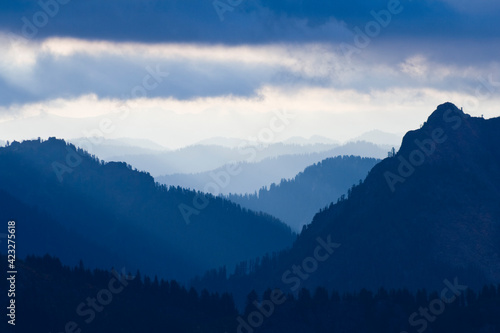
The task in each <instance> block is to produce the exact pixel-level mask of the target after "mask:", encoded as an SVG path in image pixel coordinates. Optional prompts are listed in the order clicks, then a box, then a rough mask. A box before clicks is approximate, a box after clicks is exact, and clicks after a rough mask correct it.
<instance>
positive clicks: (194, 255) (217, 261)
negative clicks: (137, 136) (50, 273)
mask: <svg viewBox="0 0 500 333" xmlns="http://www.w3.org/2000/svg"><path fill="white" fill-rule="evenodd" d="M0 171H1V172H0V196H1V197H2V198H5V200H2V201H1V202H0V208H1V209H0V212H1V213H0V214H1V215H2V216H3V218H4V220H5V219H13V220H16V222H17V223H18V226H19V229H20V230H19V233H20V236H19V240H18V243H19V245H20V246H19V251H21V252H20V253H19V254H21V255H22V254H30V253H35V254H45V253H47V252H49V253H51V254H53V255H57V256H58V257H62V258H64V260H65V262H68V263H75V262H78V260H80V259H84V260H85V262H87V263H88V264H89V265H90V266H97V267H102V264H103V263H107V265H106V266H105V267H109V266H110V265H116V266H118V265H127V267H130V268H131V269H137V268H140V269H141V270H142V271H144V272H147V273H149V274H158V275H159V276H163V277H167V278H176V279H187V278H189V277H192V276H193V275H194V274H196V273H197V272H198V273H199V272H203V271H204V270H206V269H209V268H211V267H217V266H220V265H227V266H228V267H231V266H233V265H234V264H235V263H236V262H238V261H240V260H242V259H245V258H247V259H248V258H252V257H255V256H259V255H262V254H264V253H266V252H272V251H278V250H281V249H283V248H285V247H287V246H289V245H291V243H292V241H293V239H294V235H293V234H292V232H291V231H290V229H289V228H288V227H287V226H285V225H284V224H283V223H281V222H280V221H278V220H277V219H275V218H272V217H270V216H267V215H264V214H260V213H259V214H258V213H253V212H250V211H247V210H244V209H241V208H240V207H239V206H237V205H235V204H233V203H231V202H229V201H227V200H224V199H221V198H214V197H212V196H205V195H202V194H197V193H195V192H192V191H188V190H184V189H181V188H173V187H170V188H167V187H166V186H160V185H158V184H155V182H154V179H153V178H152V177H151V176H150V175H149V174H146V173H141V172H137V171H134V170H132V168H131V167H130V166H128V165H126V164H124V163H115V162H111V163H103V162H100V161H99V160H97V159H95V158H93V157H91V156H89V155H88V154H87V153H86V152H84V151H82V150H78V151H77V150H76V149H75V147H74V146H73V145H69V144H66V143H65V142H64V141H62V140H56V139H50V140H48V141H45V142H40V141H38V140H35V141H25V142H23V143H18V142H14V143H12V144H11V145H10V146H8V147H4V148H0ZM33 239H35V241H33ZM256 239H258V240H259V241H258V242H256V241H255V240H256ZM0 251H3V249H2V250H0ZM66 260H70V261H66Z"/></svg>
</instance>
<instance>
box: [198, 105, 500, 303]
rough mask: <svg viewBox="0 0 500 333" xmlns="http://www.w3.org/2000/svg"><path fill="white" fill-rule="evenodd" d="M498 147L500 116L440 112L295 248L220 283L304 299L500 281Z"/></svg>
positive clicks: (317, 220) (448, 108) (449, 108)
mask: <svg viewBox="0 0 500 333" xmlns="http://www.w3.org/2000/svg"><path fill="white" fill-rule="evenodd" d="M499 142H500V118H494V119H488V120H485V119H483V118H474V117H470V116H469V115H466V114H464V113H463V112H462V111H461V110H460V109H458V108H457V107H456V106H455V105H453V104H450V103H446V104H443V105H440V106H439V107H438V108H437V110H436V111H435V112H434V113H433V114H432V115H431V116H430V117H429V118H428V121H427V122H426V123H425V124H424V125H423V127H422V128H421V129H419V130H416V131H410V132H408V133H407V134H406V135H405V137H404V139H403V142H402V146H401V149H400V150H399V151H398V152H397V154H395V156H392V157H389V158H386V159H385V160H383V161H382V162H380V163H379V164H377V165H376V166H375V167H374V168H373V169H372V170H371V171H370V173H369V175H368V176H367V178H366V179H365V181H364V182H363V183H362V184H361V185H358V186H356V187H355V188H354V189H352V191H351V192H350V195H349V197H348V198H347V199H346V200H343V201H341V202H339V203H337V204H335V205H332V206H331V207H329V208H328V209H326V210H324V211H322V212H320V213H318V214H317V215H316V216H315V217H314V220H313V221H312V223H311V224H310V225H308V227H307V228H306V229H305V230H304V231H303V232H302V233H301V234H300V236H299V238H298V240H297V241H296V242H295V243H294V246H293V247H292V249H291V250H289V251H284V252H283V253H281V254H280V255H279V256H277V257H274V258H273V257H271V258H262V259H261V260H260V261H257V262H256V263H252V264H249V265H245V264H242V267H241V269H239V270H238V271H236V272H235V274H234V275H233V276H232V278H230V281H225V282H224V283H225V285H223V284H222V283H215V282H213V283H212V285H214V286H215V287H218V288H222V289H224V288H226V287H225V286H228V287H227V288H230V289H231V290H234V291H238V290H241V289H246V290H247V292H248V291H249V290H251V289H252V288H255V289H257V290H263V289H264V288H268V287H274V286H279V287H281V288H284V290H291V291H294V292H297V291H298V290H299V289H300V288H301V287H308V288H313V287H316V286H323V287H326V288H329V289H337V290H341V291H342V290H343V291H350V290H359V289H361V288H368V289H372V290H376V289H378V288H379V287H381V286H383V287H386V288H399V287H405V288H410V289H412V290H415V289H417V288H424V287H425V288H430V289H435V290H440V289H442V288H443V280H444V279H449V280H450V281H451V279H454V278H455V277H457V278H458V281H459V283H460V284H462V285H467V286H469V287H479V286H481V285H482V284H485V283H498V282H500V205H499V202H500V173H499V170H500V145H499V144H498V143H499ZM249 267H250V268H249ZM249 270H250V271H251V272H250V273H249V274H248V271H249ZM245 272H247V274H245ZM219 276H220V275H219ZM219 282H220V281H219ZM196 283H197V284H198V285H203V284H204V283H203V282H201V281H196ZM235 296H237V297H241V296H242V295H241V293H240V295H237V294H235Z"/></svg>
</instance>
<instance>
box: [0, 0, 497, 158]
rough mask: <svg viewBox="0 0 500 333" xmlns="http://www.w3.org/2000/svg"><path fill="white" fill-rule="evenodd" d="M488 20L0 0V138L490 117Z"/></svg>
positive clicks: (450, 4) (391, 126)
mask: <svg viewBox="0 0 500 333" xmlns="http://www.w3.org/2000/svg"><path fill="white" fill-rule="evenodd" d="M499 13H500V3H499V2H498V1H494V0H481V1H475V2H471V1H462V0H427V1H415V0H414V1H411V0H401V1H396V0H390V1H383V0H371V1H359V0H358V1H353V0H337V1H324V0H262V1H259V0H244V1H240V0H221V1H211V0H176V1H172V0H164V1H154V0H150V1H145V0H107V1H102V0H100V1H97V0H58V1H56V0H42V1H40V2H37V1H26V0H24V1H21V0H9V1H2V2H1V3H0V48H1V52H0V139H9V140H12V139H25V138H31V137H38V136H41V137H48V136H58V137H64V138H72V137H82V136H86V135H92V134H97V135H100V134H102V135H105V136H106V137H109V138H117V137H138V138H148V139H151V140H154V141H156V142H158V143H160V144H163V145H165V146H168V147H172V148H175V147H180V146H183V145H186V144H190V143H193V142H196V141H198V140H202V139H205V138H209V137H214V136H227V137H240V138H243V139H247V138H249V137H257V136H258V135H259V134H262V133H263V131H266V129H271V130H272V131H273V139H275V140H281V139H286V138H288V137H292V136H304V137H309V136H311V135H323V136H327V137H330V138H333V139H336V140H346V139H349V138H352V137H355V136H358V135H359V134H361V133H363V132H366V131H369V130H372V129H380V130H383V131H387V132H393V133H404V132H406V131H408V130H410V129H414V128H416V127H418V126H419V124H421V123H422V122H423V121H425V120H426V118H427V117H428V115H429V114H430V112H432V111H433V110H434V109H435V108H436V106H437V105H438V104H441V103H444V102H447V101H450V102H453V103H455V104H456V105H457V106H459V107H461V106H463V107H464V111H466V112H468V113H470V114H472V115H476V116H480V115H484V116H485V117H496V116H498V115H499V114H500V108H499V107H498V106H499V105H500V104H499V102H500V98H499V92H500V64H499V61H498V59H499V56H500V43H499V42H500V39H499V36H500V24H499V23H497V22H498V14H499ZM277 113H278V114H279V115H281V117H285V119H284V120H283V119H282V120H281V122H282V124H283V125H285V126H281V125H280V126H276V124H275V123H276V121H275V120H273V119H274V118H276V117H277V116H276V114H277ZM283 114H285V115H288V116H283ZM280 124H281V123H280Z"/></svg>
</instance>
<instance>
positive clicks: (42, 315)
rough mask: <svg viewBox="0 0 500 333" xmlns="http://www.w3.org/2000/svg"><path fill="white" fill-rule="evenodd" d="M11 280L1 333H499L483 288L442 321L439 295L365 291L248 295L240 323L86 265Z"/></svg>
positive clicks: (41, 268)
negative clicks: (12, 291) (11, 311)
mask: <svg viewBox="0 0 500 333" xmlns="http://www.w3.org/2000/svg"><path fill="white" fill-rule="evenodd" d="M0 260H1V261H2V262H7V257H5V256H2V255H0ZM17 270H18V274H17V276H16V286H17V288H16V296H15V305H16V318H15V324H16V325H15V326H13V325H10V324H8V322H7V321H8V320H12V319H11V318H10V317H7V316H6V317H5V318H4V320H2V322H1V323H0V331H1V332H3V333H14V332H89V333H102V332H109V333H117V332H120V333H136V332H151V333H156V332H175V333H217V332H237V333H249V332H254V331H255V332H266V333H277V332H287V333H302V332H311V333H323V332H331V331H332V330H333V331H334V332H336V331H339V332H350V333H363V332H373V333H387V332H395V333H396V332H419V331H421V332H424V331H425V330H426V329H427V330H428V331H429V332H434V333H449V332H455V333H485V332H498V331H499V330H500V318H499V316H498V313H499V311H500V285H499V286H494V285H487V286H484V287H483V288H482V290H481V291H480V292H475V291H473V290H471V289H467V290H463V289H457V290H450V289H446V290H445V291H446V293H445V296H446V297H447V298H448V299H449V300H450V302H449V304H446V305H443V306H444V309H443V311H441V308H440V307H437V306H440V305H439V303H436V301H437V300H439V297H440V295H441V293H442V292H441V291H440V292H439V293H438V292H436V291H433V292H427V291H426V290H419V291H417V292H415V293H412V292H409V291H408V290H386V289H379V290H378V291H377V292H370V291H367V290H365V289H362V290H360V291H357V292H354V293H338V292H336V291H333V292H330V291H328V290H326V289H325V288H317V289H315V290H314V291H313V290H307V289H301V290H300V292H299V293H298V296H297V297H294V296H293V295H291V294H289V293H283V292H280V291H277V290H270V289H268V290H266V291H265V292H264V293H262V294H261V295H259V294H257V293H256V292H255V291H252V292H250V293H249V294H248V295H247V297H246V306H245V307H244V310H243V311H241V312H240V313H238V311H237V309H236V307H235V304H234V301H233V299H232V296H231V295H229V294H227V293H224V294H218V293H210V292H208V291H206V290H203V291H201V292H200V293H198V292H197V291H196V290H194V289H192V288H191V289H189V290H188V289H186V288H185V287H184V286H183V285H182V284H179V283H178V282H176V281H165V280H164V279H158V278H157V277H154V278H151V277H149V276H143V275H141V274H140V273H138V272H131V271H129V270H128V269H127V267H115V269H112V270H110V271H106V270H93V271H90V270H89V269H87V268H85V266H84V265H83V263H79V265H78V266H76V267H68V266H63V265H62V264H61V262H60V261H59V260H58V259H57V258H53V257H50V256H47V255H46V256H43V257H34V256H29V257H28V258H26V259H25V260H20V259H18V260H17ZM7 277H8V275H7V274H6V272H5V270H2V271H0V279H2V280H3V281H5V280H6V279H7ZM449 282H451V281H449ZM271 300H272V301H271ZM0 301H1V302H2V304H8V303H9V299H8V295H7V292H5V293H1V294H0ZM436 304H438V305H437V306H436ZM259 309H260V310H259ZM7 311H8V310H7ZM261 318H262V319H261ZM429 318H430V319H429ZM250 325H251V326H250ZM254 328H255V330H254Z"/></svg>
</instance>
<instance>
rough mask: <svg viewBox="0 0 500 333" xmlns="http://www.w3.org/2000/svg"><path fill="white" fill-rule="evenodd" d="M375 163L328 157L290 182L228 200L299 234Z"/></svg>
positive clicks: (365, 160)
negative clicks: (277, 219) (272, 219)
mask: <svg viewBox="0 0 500 333" xmlns="http://www.w3.org/2000/svg"><path fill="white" fill-rule="evenodd" d="M378 162H379V160H378V159H375V158H367V157H359V156H338V157H332V158H327V159H325V160H323V161H321V162H318V163H315V164H314V165H311V166H309V167H307V168H306V169H305V170H304V171H303V172H301V173H299V174H298V175H296V176H295V177H294V178H293V179H284V180H282V181H281V182H280V183H279V184H278V185H276V184H272V185H271V186H270V187H269V188H267V187H265V188H262V189H260V190H259V192H258V193H256V194H251V195H249V194H246V195H236V194H231V195H229V196H227V198H228V199H230V200H231V201H233V202H236V203H238V204H240V205H241V206H243V207H246V208H248V209H251V210H254V211H262V212H265V213H269V214H271V215H272V216H276V217H277V218H279V219H280V220H282V221H283V222H285V223H286V224H288V225H289V226H291V227H292V228H293V229H294V230H296V231H300V230H301V229H302V226H304V225H306V224H308V223H310V222H311V220H312V218H313V217H314V215H315V214H316V213H317V212H318V211H319V210H320V209H321V208H324V207H325V206H328V205H329V204H330V203H331V202H332V201H337V199H338V198H340V197H341V196H342V195H347V193H348V191H349V188H350V187H351V186H353V185H355V184H357V183H358V182H360V181H361V180H362V179H364V178H365V177H366V175H367V174H368V171H370V170H371V168H373V166H374V165H375V164H376V163H378Z"/></svg>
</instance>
